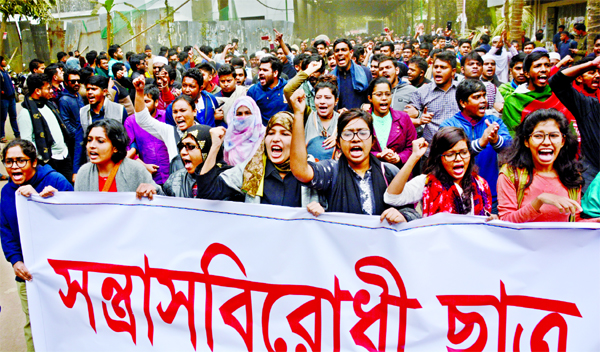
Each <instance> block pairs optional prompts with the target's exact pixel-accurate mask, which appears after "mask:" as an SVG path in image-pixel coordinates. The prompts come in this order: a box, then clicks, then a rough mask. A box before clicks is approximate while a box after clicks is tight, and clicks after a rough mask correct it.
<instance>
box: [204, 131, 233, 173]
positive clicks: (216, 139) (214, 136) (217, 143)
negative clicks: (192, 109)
mask: <svg viewBox="0 0 600 352" xmlns="http://www.w3.org/2000/svg"><path fill="white" fill-rule="evenodd" d="M226 131H227V130H226V129H225V127H222V126H220V127H214V128H211V129H210V138H211V140H212V144H211V146H210V150H209V151H208V156H207V157H206V160H205V161H204V165H202V169H201V170H200V175H204V174H206V173H207V172H209V171H210V170H212V168H213V167H215V164H216V163H217V155H219V150H220V149H221V144H223V139H224V138H225V132H226Z"/></svg>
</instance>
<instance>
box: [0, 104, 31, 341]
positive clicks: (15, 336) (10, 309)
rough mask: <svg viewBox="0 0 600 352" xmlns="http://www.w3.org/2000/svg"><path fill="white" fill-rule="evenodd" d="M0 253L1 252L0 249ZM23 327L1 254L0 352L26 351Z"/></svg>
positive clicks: (9, 134) (8, 129) (10, 276)
mask: <svg viewBox="0 0 600 352" xmlns="http://www.w3.org/2000/svg"><path fill="white" fill-rule="evenodd" d="M18 111H21V104H17V112H18ZM5 127H6V128H5V131H6V138H8V139H9V140H11V139H13V138H14V137H13V133H12V129H11V127H10V124H9V123H8V119H7V121H6V126H5ZM0 146H1V148H0V149H3V148H4V146H5V144H1V143H0ZM0 172H1V173H2V174H3V175H6V169H5V168H4V164H2V163H0ZM5 184H6V182H0V189H1V188H2V187H3V186H4V185H5ZM0 252H2V250H1V249H0ZM23 325H25V315H24V314H23V311H22V310H21V300H20V299H19V296H18V294H17V285H16V284H15V273H14V271H13V269H12V266H11V265H10V263H9V262H7V261H6V259H5V258H4V253H2V256H0V351H2V352H5V351H11V352H12V351H17V352H21V351H25V350H26V349H27V348H26V347H25V338H24V337H23Z"/></svg>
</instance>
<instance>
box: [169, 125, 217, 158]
mask: <svg viewBox="0 0 600 352" xmlns="http://www.w3.org/2000/svg"><path fill="white" fill-rule="evenodd" d="M210 128H211V127H210V126H206V125H194V126H192V127H190V128H188V129H187V130H185V132H183V135H182V136H181V140H180V141H179V143H178V145H177V148H178V149H179V150H180V151H181V148H182V144H183V140H184V139H186V138H188V137H191V138H193V139H194V140H195V141H196V143H198V147H200V153H202V163H201V164H200V165H199V166H201V165H203V164H204V162H205V161H206V158H207V157H208V152H209V151H210V148H211V147H212V138H211V137H210ZM219 159H221V158H220V157H219V156H218V157H217V161H218V160H219Z"/></svg>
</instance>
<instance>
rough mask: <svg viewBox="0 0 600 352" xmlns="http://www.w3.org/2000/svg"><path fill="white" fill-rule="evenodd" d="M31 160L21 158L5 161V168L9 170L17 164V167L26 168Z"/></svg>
mask: <svg viewBox="0 0 600 352" xmlns="http://www.w3.org/2000/svg"><path fill="white" fill-rule="evenodd" d="M29 160H31V159H25V158H19V159H6V160H4V166H6V167H7V168H10V167H13V165H14V164H17V167H25V165H27V162H28V161H29Z"/></svg>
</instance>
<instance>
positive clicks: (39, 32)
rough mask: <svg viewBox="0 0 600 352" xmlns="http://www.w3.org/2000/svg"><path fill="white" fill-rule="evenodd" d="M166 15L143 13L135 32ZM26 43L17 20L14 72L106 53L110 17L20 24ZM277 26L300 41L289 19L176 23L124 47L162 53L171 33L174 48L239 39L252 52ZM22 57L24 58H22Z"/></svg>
mask: <svg viewBox="0 0 600 352" xmlns="http://www.w3.org/2000/svg"><path fill="white" fill-rule="evenodd" d="M161 16H162V17H164V9H157V10H150V11H143V12H142V15H141V16H139V17H138V18H137V19H136V20H134V22H133V23H132V25H133V27H134V32H135V33H139V32H141V31H142V30H143V29H145V28H147V27H148V26H150V25H152V24H154V23H156V21H157V20H159V19H160V18H161ZM19 26H20V29H21V33H22V41H19V36H18V31H17V26H16V24H15V23H14V22H11V23H8V26H7V32H8V36H7V39H6V40H5V56H7V57H10V55H11V54H12V53H13V51H14V50H15V49H16V48H18V49H20V48H21V46H22V50H17V54H16V55H15V58H14V59H13V61H12V62H11V67H12V68H13V70H15V71H17V72H20V71H21V67H23V64H25V65H27V64H28V63H29V61H31V60H32V59H34V58H39V59H42V60H44V61H45V62H46V63H47V64H48V63H50V62H55V61H56V54H57V53H58V52H59V51H65V52H68V51H74V50H76V49H77V50H79V51H80V52H81V53H82V54H85V53H86V52H88V51H90V50H96V51H98V52H99V51H106V50H107V47H106V39H102V38H101V31H102V29H104V27H106V14H101V15H99V16H96V17H91V18H86V19H81V20H77V21H69V22H65V21H53V22H51V23H48V24H37V25H36V24H30V23H29V22H20V23H19ZM273 28H277V30H279V31H281V32H283V33H284V40H285V41H286V42H288V43H290V42H292V39H293V38H294V24H293V23H292V22H286V21H273V20H262V21H211V22H194V21H176V22H173V23H170V24H169V23H164V24H159V25H157V26H155V27H154V28H152V29H150V30H149V31H147V32H145V33H144V34H142V35H140V36H139V37H137V38H136V39H134V40H133V41H130V42H129V43H127V44H125V45H122V49H123V51H124V52H127V51H134V52H143V51H144V47H145V46H146V44H149V45H150V46H151V47H152V49H153V52H154V53H156V54H157V53H158V50H159V47H160V46H168V47H170V46H171V44H170V43H169V36H168V35H167V33H169V32H170V34H171V43H172V45H181V46H184V45H210V46H212V47H216V46H218V45H221V44H226V43H229V42H231V39H233V38H238V39H239V40H240V44H239V47H240V50H241V48H244V47H247V48H248V51H249V52H250V53H252V52H255V51H257V50H260V48H261V47H263V46H267V45H268V43H267V42H266V41H262V40H260V38H261V36H265V35H269V36H271V38H272V37H273ZM131 37H132V36H131V34H130V33H129V31H128V30H127V28H123V29H121V30H120V31H119V32H117V33H116V34H115V40H114V42H115V43H118V44H119V43H124V42H125V41H127V40H129V39H130V38H131ZM21 53H22V54H21Z"/></svg>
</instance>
